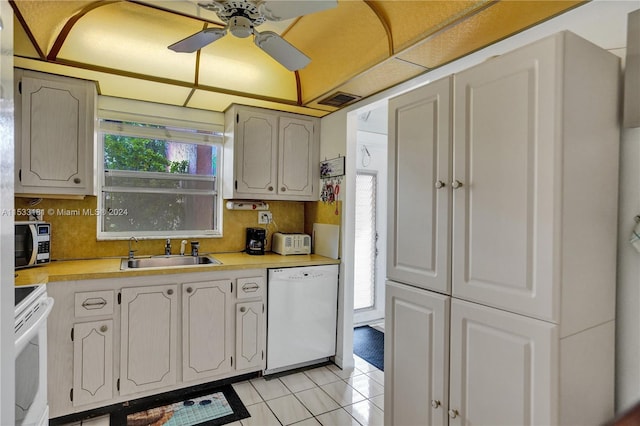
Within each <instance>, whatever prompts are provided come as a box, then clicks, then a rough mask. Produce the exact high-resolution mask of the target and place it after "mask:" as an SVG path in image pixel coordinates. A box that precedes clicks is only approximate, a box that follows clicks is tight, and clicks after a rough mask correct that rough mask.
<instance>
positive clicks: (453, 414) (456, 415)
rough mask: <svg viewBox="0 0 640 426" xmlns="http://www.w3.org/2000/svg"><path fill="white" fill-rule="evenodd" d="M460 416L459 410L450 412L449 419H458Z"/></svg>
mask: <svg viewBox="0 0 640 426" xmlns="http://www.w3.org/2000/svg"><path fill="white" fill-rule="evenodd" d="M459 414H460V413H458V410H454V409H451V410H449V417H451V418H452V419H455V418H456V417H458V415H459Z"/></svg>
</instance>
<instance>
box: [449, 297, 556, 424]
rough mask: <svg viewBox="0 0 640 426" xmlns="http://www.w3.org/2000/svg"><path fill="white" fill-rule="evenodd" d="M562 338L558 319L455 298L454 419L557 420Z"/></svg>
mask: <svg viewBox="0 0 640 426" xmlns="http://www.w3.org/2000/svg"><path fill="white" fill-rule="evenodd" d="M557 338H558V336H557V326H555V325H554V324H551V323H548V322H544V321H540V320H536V319H532V318H528V317H525V316H521V315H515V314H512V313H508V312H505V311H501V310H498V309H493V308H489V307H486V306H482V305H479V304H475V303H468V302H464V301H461V300H456V299H453V301H452V302H451V348H450V351H451V366H450V372H451V375H450V377H451V380H450V384H449V386H450V397H449V408H450V417H451V418H450V419H449V424H450V425H451V426H457V425H551V424H557V422H558V402H557V401H558V382H557V376H556V375H557V373H558V365H559V364H558V347H557V345H558V343H557V341H558V340H557Z"/></svg>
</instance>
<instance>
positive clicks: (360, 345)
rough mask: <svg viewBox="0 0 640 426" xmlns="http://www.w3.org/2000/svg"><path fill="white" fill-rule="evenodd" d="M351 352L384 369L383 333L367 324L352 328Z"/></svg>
mask: <svg viewBox="0 0 640 426" xmlns="http://www.w3.org/2000/svg"><path fill="white" fill-rule="evenodd" d="M353 353H354V354H356V355H358V356H359V357H360V358H362V359H364V360H365V361H367V362H368V363H369V364H372V365H374V366H376V367H377V368H378V369H380V370H382V371H384V333H382V332H381V331H378V330H376V329H374V328H371V327H369V326H368V325H365V326H362V327H356V328H354V329H353Z"/></svg>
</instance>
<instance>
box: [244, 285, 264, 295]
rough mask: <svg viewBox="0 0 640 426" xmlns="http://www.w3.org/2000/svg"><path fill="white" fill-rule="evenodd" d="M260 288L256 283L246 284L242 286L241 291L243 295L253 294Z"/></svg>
mask: <svg viewBox="0 0 640 426" xmlns="http://www.w3.org/2000/svg"><path fill="white" fill-rule="evenodd" d="M259 288H260V286H259V285H258V284H257V283H247V284H244V285H243V286H242V291H244V292H245V293H255V292H256V291H258V289H259Z"/></svg>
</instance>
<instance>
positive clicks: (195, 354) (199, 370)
mask: <svg viewBox="0 0 640 426" xmlns="http://www.w3.org/2000/svg"><path fill="white" fill-rule="evenodd" d="M230 294H231V280H218V281H209V282H198V283H188V284H183V285H182V379H183V380H185V381H186V380H195V379H202V378H206V377H212V376H216V375H219V374H223V373H226V372H228V371H230V370H231V342H230V341H229V338H230V334H231V333H230V331H229V330H228V326H229V324H228V320H227V318H228V313H227V310H228V309H229V303H230V300H229V298H230Z"/></svg>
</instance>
